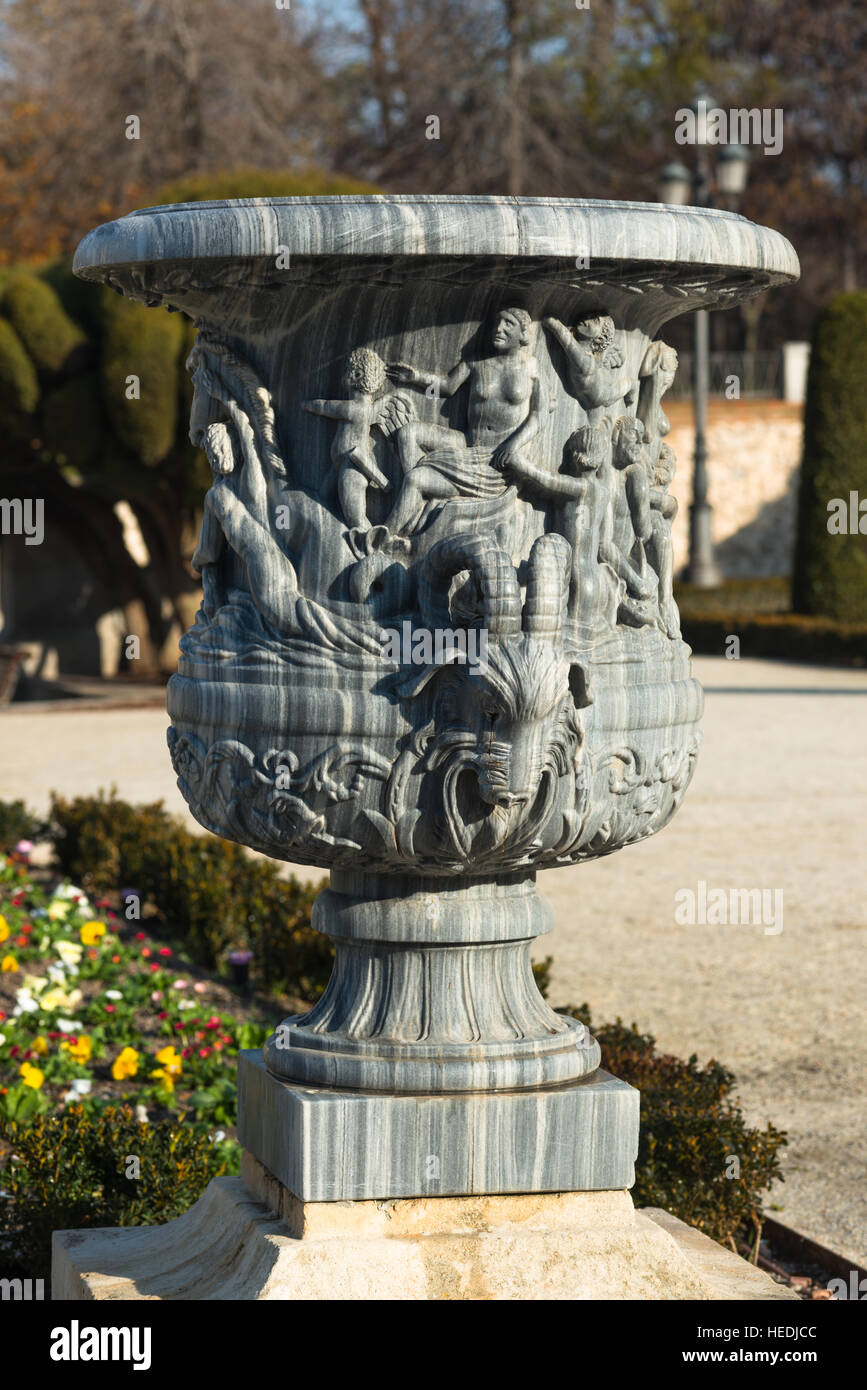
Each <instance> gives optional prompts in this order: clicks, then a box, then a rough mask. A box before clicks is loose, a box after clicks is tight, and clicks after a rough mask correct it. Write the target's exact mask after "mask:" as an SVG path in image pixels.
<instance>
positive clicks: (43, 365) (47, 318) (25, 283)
mask: <svg viewBox="0 0 867 1390" xmlns="http://www.w3.org/2000/svg"><path fill="white" fill-rule="evenodd" d="M0 308H2V312H3V315H4V317H5V318H6V319H8V321H9V322H10V323H11V325H12V327H13V328H14V329H15V332H16V333H17V334H18V336H19V338H20V339H21V341H22V343H23V344H24V347H25V348H26V350H27V352H28V353H29V355H30V357H31V358H32V359H33V362H34V363H35V364H36V367H37V368H38V369H39V371H42V372H49V373H52V374H53V373H55V372H60V371H63V370H64V369H65V368H67V367H68V366H69V365H70V363H71V361H72V360H73V358H74V355H75V354H79V355H80V353H81V350H82V349H83V348H84V346H85V344H86V342H87V339H86V336H85V334H84V333H83V331H82V330H81V329H80V328H79V326H78V324H77V323H74V322H73V320H72V319H71V318H70V317H69V315H68V314H67V312H66V310H65V309H64V307H63V305H62V304H61V302H60V299H59V298H58V296H57V294H56V293H55V291H54V290H53V289H52V288H51V286H50V285H48V284H47V283H46V282H45V281H44V280H41V279H39V278H38V277H37V276H36V275H31V274H28V273H27V272H26V271H18V272H16V273H14V274H13V275H10V277H9V279H8V280H7V281H6V285H5V288H4V290H3V299H2V304H0Z"/></svg>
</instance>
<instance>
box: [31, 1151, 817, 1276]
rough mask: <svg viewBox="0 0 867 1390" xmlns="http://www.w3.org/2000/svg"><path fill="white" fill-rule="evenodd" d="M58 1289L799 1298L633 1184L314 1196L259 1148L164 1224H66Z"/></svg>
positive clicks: (57, 1257) (56, 1264)
mask: <svg viewBox="0 0 867 1390" xmlns="http://www.w3.org/2000/svg"><path fill="white" fill-rule="evenodd" d="M52 1296H53V1297H54V1298H55V1299H75V1300H79V1299H97V1300H114V1299H132V1300H138V1299H166V1300H169V1299H171V1300H181V1299H184V1300H186V1299H203V1300H211V1299H221V1300H224V1299H237V1300H251V1301H252V1300H286V1301H311V1300H334V1299H353V1300H388V1301H392V1300H401V1301H404V1300H414V1301H420V1300H432V1301H437V1300H443V1299H473V1300H536V1299H558V1300H565V1299H587V1300H591V1299H592V1300H597V1299H749V1300H753V1299H796V1298H797V1295H796V1294H795V1293H793V1292H792V1290H790V1289H788V1288H786V1287H785V1286H783V1285H779V1284H775V1283H774V1281H773V1280H772V1279H771V1278H770V1276H769V1275H767V1274H764V1273H763V1272H762V1271H761V1270H759V1269H756V1268H755V1267H754V1266H753V1265H751V1264H748V1263H747V1261H746V1260H742V1259H740V1257H739V1256H737V1255H734V1254H732V1252H731V1251H729V1250H725V1249H724V1248H723V1247H722V1246H721V1245H717V1244H716V1242H715V1241H712V1240H710V1239H709V1238H708V1237H707V1236H705V1235H702V1234H701V1233H700V1232H699V1231H695V1230H693V1229H692V1228H691V1227H689V1226H685V1225H684V1224H683V1222H682V1221H678V1220H677V1219H676V1218H675V1217H673V1216H670V1215H669V1214H668V1213H666V1212H656V1211H648V1212H646V1213H645V1212H640V1211H639V1212H637V1211H635V1209H634V1208H633V1205H632V1201H631V1199H630V1196H629V1193H628V1192H561V1193H553V1192H549V1193H536V1194H523V1195H514V1196H507V1197H491V1196H485V1197H418V1198H413V1199H410V1200H407V1201H389V1202H303V1201H301V1200H300V1198H298V1197H297V1196H296V1195H295V1194H294V1193H292V1192H289V1191H287V1190H286V1189H285V1188H284V1187H283V1185H282V1184H281V1183H278V1182H277V1180H276V1178H275V1177H274V1176H273V1174H271V1173H268V1172H267V1171H266V1170H265V1169H264V1168H263V1167H262V1165H261V1164H260V1163H258V1162H257V1160H256V1159H254V1158H253V1157H252V1156H251V1155H249V1154H245V1155H244V1163H243V1177H242V1178H217V1179H215V1180H214V1181H213V1182H212V1183H211V1184H210V1186H209V1187H208V1189H207V1191H206V1192H205V1193H204V1195H203V1196H202V1197H201V1198H200V1199H199V1201H198V1202H196V1204H195V1206H194V1207H191V1209H190V1210H189V1211H188V1212H185V1214H184V1215H183V1216H179V1217H178V1218H177V1219H176V1220H174V1221H169V1222H168V1223H167V1224H166V1225H165V1226H144V1227H119V1228H116V1229H113V1230H90V1231H88V1230H85V1231H56V1232H55V1234H54V1258H53V1264H52Z"/></svg>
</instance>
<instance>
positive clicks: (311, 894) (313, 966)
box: [49, 789, 332, 999]
mask: <svg viewBox="0 0 867 1390" xmlns="http://www.w3.org/2000/svg"><path fill="white" fill-rule="evenodd" d="M49 836H50V838H51V840H52V843H53V845H54V852H55V855H56V857H57V862H58V865H59V867H60V869H61V870H62V871H63V873H64V874H66V875H68V877H69V878H71V879H72V880H73V882H75V883H78V884H80V885H81V886H82V887H83V888H84V889H85V890H86V891H87V892H94V893H105V892H110V891H117V890H119V889H122V888H136V889H138V891H139V892H140V894H141V896H142V901H143V904H147V906H148V907H149V909H150V910H151V911H152V912H153V911H155V912H156V913H157V914H158V915H159V917H160V918H161V919H162V920H163V921H164V922H165V924H166V929H167V930H168V931H169V932H171V933H172V934H176V935H177V936H179V937H181V938H182V939H183V942H184V946H185V948H186V950H187V951H188V952H189V954H190V955H191V956H192V957H193V959H194V960H196V961H197V962H198V963H199V964H201V965H203V966H205V967H206V968H207V969H209V970H213V969H214V968H215V967H216V966H217V965H218V964H219V963H220V961H221V960H222V959H223V957H224V956H225V954H226V952H227V951H229V950H231V949H233V948H237V947H241V946H249V948H250V949H251V950H252V951H253V953H254V970H255V973H256V976H257V978H258V979H259V980H260V981H261V983H262V984H264V985H267V986H269V987H270V988H272V989H285V990H287V991H289V992H291V993H293V994H298V995H301V996H302V997H306V998H310V999H313V998H316V997H317V996H318V995H319V994H320V993H321V992H322V990H323V989H324V987H325V985H326V983H327V981H328V977H329V975H330V973H331V962H332V950H331V943H330V942H329V940H328V938H327V937H325V936H322V935H321V934H320V933H319V932H316V931H314V930H313V928H312V926H311V924H310V919H311V913H312V910H313V903H314V901H315V899H316V895H317V893H318V891H319V888H318V887H310V886H308V885H307V884H304V883H300V882H299V881H298V879H296V878H294V877H291V878H289V879H285V878H282V877H281V876H280V874H279V871H278V867H277V865H276V864H275V863H274V862H273V861H271V860H265V859H254V858H252V857H251V856H250V855H249V854H248V853H247V851H246V850H245V849H244V848H243V847H242V846H241V845H238V844H235V843H234V841H231V840H221V839H219V838H218V837H217V836H215V835H196V834H193V832H192V831H190V830H187V829H186V827H185V826H184V825H183V823H182V822H181V821H180V819H178V818H177V817H175V816H172V815H170V814H169V813H168V812H167V811H166V810H165V808H164V806H163V804H162V802H159V801H158V802H154V803H152V804H151V805H148V806H131V805H130V804H129V803H128V802H126V801H121V800H120V799H119V798H118V796H117V795H116V792H115V791H114V790H113V789H112V791H111V792H110V793H109V795H108V796H106V795H105V793H104V792H100V793H99V794H98V795H97V796H93V797H76V798H75V799H74V800H73V801H67V800H65V799H64V798H63V797H58V796H55V797H53V799H52V803H51V814H50V817H49Z"/></svg>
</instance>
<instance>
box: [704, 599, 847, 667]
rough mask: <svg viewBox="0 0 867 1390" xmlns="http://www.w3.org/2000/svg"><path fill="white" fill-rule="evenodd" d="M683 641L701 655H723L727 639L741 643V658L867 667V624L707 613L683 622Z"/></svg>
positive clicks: (795, 616) (778, 615) (779, 615)
mask: <svg viewBox="0 0 867 1390" xmlns="http://www.w3.org/2000/svg"><path fill="white" fill-rule="evenodd" d="M682 630H683V639H684V641H685V642H688V643H689V645H690V646H691V647H692V649H693V651H694V652H696V653H697V654H699V655H701V656H723V655H724V654H725V650H726V641H727V638H728V637H730V636H732V635H734V636H736V637H738V638H739V639H740V644H741V645H740V655H741V656H742V657H750V656H753V657H757V656H762V657H773V658H776V659H778V660H781V661H801V662H807V663H809V662H814V663H816V664H817V665H821V664H825V665H829V666H867V623H839V622H835V621H834V620H833V619H829V618H813V617H809V616H807V615H806V614H804V613H776V614H763V613H757V614H755V615H754V616H753V617H749V618H745V617H744V616H743V615H742V614H740V613H737V612H735V613H714V612H708V613H703V614H701V615H700V616H697V617H690V618H684V619H683V620H682Z"/></svg>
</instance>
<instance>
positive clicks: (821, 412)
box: [792, 290, 867, 623]
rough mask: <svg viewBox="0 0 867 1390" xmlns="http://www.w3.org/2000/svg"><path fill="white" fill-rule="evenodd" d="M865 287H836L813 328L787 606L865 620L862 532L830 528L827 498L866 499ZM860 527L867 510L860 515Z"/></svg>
mask: <svg viewBox="0 0 867 1390" xmlns="http://www.w3.org/2000/svg"><path fill="white" fill-rule="evenodd" d="M865 381H867V291H864V290H858V291H856V292H855V293H852V294H838V295H835V296H834V298H833V299H832V300H831V301H830V302H829V303H828V304H827V306H826V307H825V309H824V310H823V312H822V313H821V314H820V315H819V318H818V320H817V322H816V327H815V331H814V334H813V344H812V350H811V353H810V371H809V376H808V378H807V397H806V401H805V403H804V454H803V460H802V463H801V482H800V492H799V496H798V532H797V542H796V546H795V567H794V574H793V580H792V606H793V607H794V608H795V609H796V610H797V611H799V612H803V613H813V614H821V615H822V616H824V617H827V618H836V619H838V620H839V621H841V622H859V623H867V536H865V535H861V534H860V532H858V533H856V534H854V535H852V534H832V533H831V532H830V531H829V530H828V523H829V519H830V514H829V511H828V504H829V503H830V502H832V501H833V500H834V499H835V498H842V499H843V500H844V502H845V504H846V507H847V510H848V505H849V494H850V492H854V493H857V495H858V498H859V500H860V501H865V500H867V394H865V390H864V382H865ZM864 524H865V527H867V515H865V518H864Z"/></svg>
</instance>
